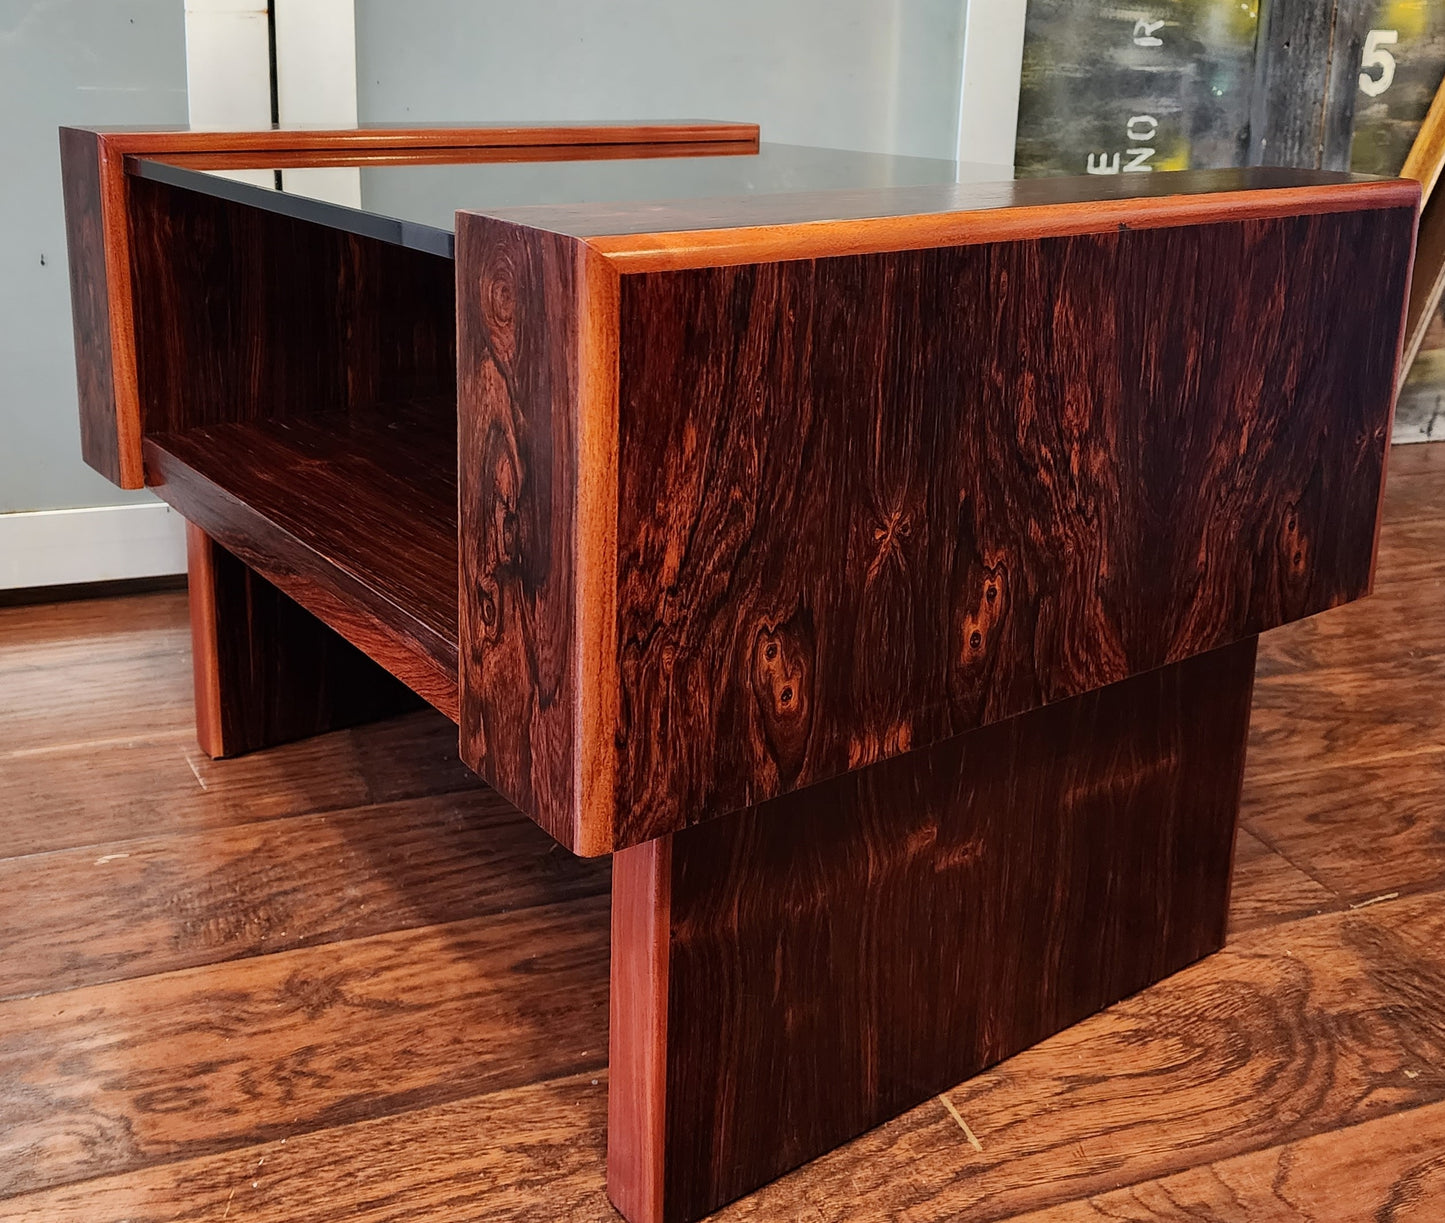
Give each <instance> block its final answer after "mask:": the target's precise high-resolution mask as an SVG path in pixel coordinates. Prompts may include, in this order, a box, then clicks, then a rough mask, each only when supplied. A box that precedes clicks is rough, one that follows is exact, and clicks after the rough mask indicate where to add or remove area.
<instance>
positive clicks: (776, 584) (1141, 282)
mask: <svg viewBox="0 0 1445 1223" xmlns="http://www.w3.org/2000/svg"><path fill="white" fill-rule="evenodd" d="M1410 221H1411V214H1410V213H1409V211H1408V210H1400V211H1395V212H1388V213H1383V214H1381V213H1368V212H1352V213H1343V214H1332V215H1323V216H1315V217H1304V218H1291V219H1286V220H1272V221H1250V222H1243V223H1238V224H1216V225H1210V226H1199V227H1190V228H1174V229H1164V230H1151V231H1144V232H1137V233H1136V232H1133V231H1126V232H1116V233H1112V234H1109V235H1098V236H1090V237H1080V238H1065V239H1045V240H1040V241H1037V242H1016V243H1009V244H1001V245H997V246H981V247H963V248H956V249H948V250H938V251H928V252H916V253H903V254H897V255H874V256H867V257H859V258H856V259H848V260H842V259H839V260H826V261H819V262H813V263H810V262H793V263H781V264H771V265H765V266H758V267H742V268H720V269H702V270H697V271H692V272H687V273H649V274H645V275H639V276H627V277H624V278H623V282H622V295H621V325H620V346H621V351H622V352H623V353H624V354H626V356H625V358H624V360H623V361H622V366H621V368H622V375H621V384H620V396H619V402H620V405H621V407H620V422H619V444H618V451H619V464H620V475H619V482H618V505H619V517H618V573H617V583H618V598H617V650H618V655H619V659H620V676H621V680H620V683H621V700H620V704H619V708H618V724H617V745H618V748H617V750H618V769H617V799H616V811H617V821H618V827H617V833H616V840H617V843H618V844H630V843H633V842H635V841H639V840H643V839H646V838H647V837H650V836H653V835H656V834H658V833H659V832H662V831H666V830H668V829H673V828H677V827H680V826H683V825H684V824H687V823H691V822H695V821H697V820H701V819H705V818H708V817H710V816H713V815H717V814H721V813H723V812H725V811H729V810H734V809H737V808H740V807H744V806H747V805H748V804H750V803H753V802H757V801H759V800H762V799H766V798H768V797H771V796H773V795H777V794H780V793H786V792H788V791H790V790H793V789H795V788H798V787H801V786H805V785H809V784H811V783H813V782H816V781H818V780H821V779H823V778H826V777H830V776H835V775H837V774H839V773H842V772H844V771H845V770H848V769H852V768H857V767H859V766H861V765H863V764H867V763H869V762H871V761H874V760H879V759H884V758H887V757H889V756H893V755H897V754H899V753H900V752H903V751H906V750H908V749H909V748H916V747H920V746H923V745H926V744H929V743H934V742H938V741H940V740H942V739H945V738H947V737H948V736H950V735H953V734H958V733H960V732H962V731H965V730H968V729H970V728H972V727H974V726H977V725H980V724H983V723H986V722H989V721H992V720H995V719H997V718H1000V717H1006V716H1009V715H1011V714H1014V713H1018V712H1021V711H1023V710H1025V709H1029V708H1033V707H1035V706H1037V705H1040V704H1042V703H1045V702H1047V701H1050V700H1057V699H1059V698H1061V697H1065V696H1069V695H1072V694H1075V693H1079V692H1083V691H1086V690H1088V689H1090V688H1094V687H1097V686H1099V685H1101V684H1106V683H1110V682H1114V681H1117V680H1119V679H1122V678H1123V677H1124V676H1127V675H1130V674H1135V673H1137V672H1140V671H1143V670H1147V669H1148V668H1151V667H1156V666H1159V665H1161V664H1163V663H1166V662H1170V661H1175V660H1177V659H1180V658H1183V657H1186V656H1188V655H1190V654H1192V653H1196V652H1198V651H1201V650H1205V649H1209V648H1211V647H1213V646H1217V645H1220V644H1222V643H1225V642H1228V641H1232V640H1236V639H1238V638H1240V637H1243V636H1246V635H1248V634H1251V633H1255V632H1259V631H1262V630H1265V629H1268V628H1271V627H1274V626H1275V625H1278V624H1281V623H1284V622H1286V621H1289V620H1293V619H1297V618H1299V617H1301V616H1306V615H1309V614H1311V613H1313V612H1317V611H1320V610H1323V609H1325V608H1328V607H1332V606H1334V605H1336V604H1339V603H1343V602H1346V601H1348V600H1350V599H1354V598H1357V597H1359V596H1360V595H1362V594H1363V593H1365V591H1366V589H1367V585H1368V580H1369V572H1370V562H1371V558H1372V555H1373V550H1374V537H1373V536H1374V522H1375V513H1376V510H1375V506H1376V501H1377V498H1378V496H1379V490H1380V486H1381V485H1380V481H1381V466H1382V463H1383V458H1384V450H1385V445H1386V436H1387V434H1388V424H1389V414H1390V404H1391V394H1392V386H1393V380H1394V363H1395V355H1396V343H1397V337H1398V326H1399V323H1398V319H1399V306H1400V302H1401V299H1402V296H1403V293H1404V276H1405V271H1406V265H1407V260H1408V255H1409V248H1410V240H1411V224H1410ZM1166 284H1167V285H1168V288H1167V290H1166V289H1165V288H1164V286H1165V285H1166ZM1161 294H1163V295H1166V296H1168V297H1169V299H1170V300H1171V301H1172V302H1173V303H1174V306H1173V307H1172V308H1171V309H1169V310H1167V311H1162V312H1161V311H1159V310H1157V309H1155V308H1154V306H1153V305H1152V304H1151V303H1153V302H1155V301H1156V300H1160V299H1161V298H1160V295H1161ZM779 320H784V321H785V322H784V324H783V325H779ZM960 335H967V336H969V337H970V342H969V343H968V344H966V345H964V344H960V343H958V342H957V339H956V337H958V336H960ZM702 337H707V338H706V339H703V338H702ZM958 388H966V390H964V391H963V392H962V393H960V391H959V389H958ZM679 405H681V408H679ZM1186 490H1187V491H1186Z"/></svg>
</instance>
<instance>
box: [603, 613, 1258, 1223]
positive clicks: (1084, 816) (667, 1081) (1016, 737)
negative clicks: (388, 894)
mask: <svg viewBox="0 0 1445 1223" xmlns="http://www.w3.org/2000/svg"><path fill="white" fill-rule="evenodd" d="M1254 656H1255V640H1254V639H1253V638H1250V639H1248V640H1246V641H1243V642H1240V643H1238V644H1236V645H1232V646H1227V647H1225V648H1223V649H1219V650H1216V651H1213V652H1212V653H1208V654H1203V655H1199V656H1197V657H1195V658H1191V659H1188V660H1186V661H1184V662H1181V663H1178V664H1174V665H1172V666H1168V667H1165V668H1162V669H1160V670H1157V671H1153V672H1149V673H1146V674H1144V675H1141V676H1138V677H1135V678H1132V679H1129V680H1126V681H1124V682H1122V683H1118V684H1114V685H1112V686H1110V687H1107V688H1103V689H1100V690H1098V691H1096V692H1092V693H1089V694H1087V695H1085V696H1081V697H1077V698H1074V699H1072V700H1068V701H1063V702H1060V703H1057V704H1054V705H1049V706H1045V707H1044V708H1042V709H1038V710H1036V711H1034V712H1031V713H1027V714H1023V715H1021V716H1019V717H1016V718H1013V719H1010V720H1008V721H1005V722H1000V723H996V724H994V725H991V726H987V727H984V728H982V729H980V730H977V731H974V732H972V733H969V734H967V735H964V736H961V737H959V738H956V739H952V740H949V741H947V742H944V743H941V744H939V745H937V746H934V747H931V748H928V749H924V750H921V751H917V752H913V753H911V754H908V755H905V756H900V757H897V758H895V759H893V760H890V761H887V762H884V763H881V764H878V765H875V766H873V767H871V768H867V769H864V770H861V771H859V772H856V773H852V774H849V775H846V776H844V777H841V778H838V779H836V780H834V781H831V782H826V783H823V784H821V785H817V786H814V787H811V788H809V789H806V790H803V791H800V792H798V793H796V794H794V795H791V796H787V797H784V798H780V799H776V800H773V801H771V802H768V803H765V804H763V805H761V806H758V807H753V808H750V809H748V810H747V811H744V812H742V813H740V814H738V815H736V816H732V817H727V818H724V819H720V820H716V821H713V822H711V823H708V824H703V825H700V826H697V827H694V828H691V829H688V830H686V831H683V832H679V833H673V834H671V835H669V836H665V837H661V838H659V839H657V840H655V841H651V842H647V843H645V844H643V845H640V846H637V847H635V848H631V849H627V850H624V851H622V852H620V853H618V854H617V855H616V856H615V860H614V876H613V918H612V923H613V945H612V1036H611V1063H612V1068H611V1099H610V1118H609V1126H610V1130H609V1137H608V1144H609V1150H608V1186H609V1191H610V1193H611V1196H612V1200H613V1202H614V1203H615V1204H616V1205H617V1206H618V1207H619V1208H620V1209H621V1210H622V1211H623V1213H624V1214H626V1215H627V1217H628V1218H629V1219H630V1220H632V1223H657V1221H668V1223H678V1221H681V1220H692V1219H696V1218H698V1217H700V1216H702V1215H704V1214H707V1213H708V1212H709V1211H711V1210H713V1209H715V1208H716V1207H718V1206H720V1205H721V1204H723V1203H725V1202H727V1201H729V1200H730V1199H732V1198H734V1197H737V1196H738V1195H740V1194H743V1193H746V1192H748V1191H749V1190H751V1189H754V1188H756V1187H757V1186H759V1185H761V1184H764V1183H765V1182H767V1181H769V1180H771V1179H773V1178H774V1177H776V1176H778V1175H780V1174H781V1173H783V1172H785V1171H787V1170H788V1169H790V1168H793V1167H795V1166H797V1165H798V1164H801V1163H803V1162H804V1161H806V1160H808V1159H810V1158H813V1157H814V1156H816V1155H818V1154H820V1153H822V1152H823V1151H826V1150H828V1149H830V1148H832V1147H834V1146H836V1145H838V1144H839V1143H841V1142H844V1141H846V1140H847V1139H849V1138H851V1137H853V1136H854V1135H856V1134H858V1133H860V1132H862V1131H863V1130H866V1129H868V1128H870V1127H872V1126H874V1125H877V1124H878V1123H880V1122H882V1121H884V1120H885V1119H887V1118H889V1117H891V1116H894V1115H896V1114H897V1113H899V1112H901V1111H903V1110H904V1109H907V1108H909V1107H912V1106H913V1105H915V1104H918V1103H919V1102H921V1101H922V1100H924V1099H926V1098H927V1097H928V1096H930V1095H933V1094H935V1093H937V1092H939V1091H942V1090H944V1089H946V1088H948V1087H950V1086H952V1085H953V1084H955V1083H957V1082H959V1081H960V1080H962V1079H965V1078H967V1077H968V1076H970V1075H972V1074H974V1073H976V1072H978V1071H980V1070H982V1069H984V1068H985V1067H987V1066H989V1065H991V1064H992V1063H994V1062H997V1061H999V1060H1001V1059H1003V1058H1006V1057H1008V1056H1010V1055H1011V1054H1013V1053H1016V1052H1018V1051H1020V1050H1022V1049H1025V1048H1027V1047H1028V1046H1030V1045H1032V1044H1034V1043H1036V1042H1037V1041H1039V1040H1042V1039H1043V1038H1044V1037H1046V1036H1049V1035H1050V1034H1051V1033H1054V1032H1057V1031H1059V1030H1060V1029H1062V1028H1064V1027H1067V1026H1068V1025H1070V1024H1072V1023H1075V1022H1077V1021H1078V1020H1080V1019H1082V1018H1084V1017H1085V1016H1087V1015H1089V1014H1091V1013H1092V1012H1094V1011H1097V1010H1098V1009H1100V1008H1101V1007H1104V1006H1106V1005H1108V1004H1109V1003H1111V1002H1114V1001H1117V1000H1118V999H1120V998H1123V997H1126V996H1127V995H1129V994H1132V993H1134V992H1136V991H1137V990H1139V989H1142V988H1143V987H1144V986H1146V985H1149V984H1150V983H1151V982H1154V981H1157V980H1159V979H1160V978H1161V977H1164V976H1167V975H1168V974H1170V973H1172V972H1175V971H1176V970H1178V969H1180V968H1182V967H1184V966H1185V965H1187V964H1189V963H1191V962H1192V961H1194V960H1196V959H1198V958H1200V957H1201V956H1203V955H1206V954H1207V953H1209V952H1211V951H1214V950H1217V949H1218V948H1219V947H1220V946H1221V945H1222V944H1223V941H1224V933H1225V922H1226V910H1227V907H1228V899H1229V880H1230V866H1231V859H1232V852H1233V844H1234V831H1235V817H1236V814H1237V810H1238V805H1239V793H1240V782H1241V777H1242V774H1243V768H1244V751H1245V737H1246V732H1247V729H1248V724H1249V703H1250V693H1251V689H1252V685H1253V678H1254Z"/></svg>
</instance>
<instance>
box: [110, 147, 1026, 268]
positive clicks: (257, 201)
mask: <svg viewBox="0 0 1445 1223" xmlns="http://www.w3.org/2000/svg"><path fill="white" fill-rule="evenodd" d="M131 172H132V173H133V174H135V175H136V176H138V177H141V178H147V179H152V180H155V181H159V182H166V183H170V184H172V185H173V186H180V187H186V188H189V189H192V190H198V191H203V192H205V193H206V194H209V195H217V196H220V197H222V198H225V199H231V200H235V201H237V202H239V203H245V204H250V205H252V206H255V207H261V208H265V209H267V210H268V211H273V212H280V213H283V214H285V215H290V216H296V217H300V218H302V219H305V220H311V221H315V222H318V223H320V224H324V225H330V226H332V227H333V228H339V229H345V230H348V231H350V232H353V233H360V234H365V235H367V236H370V237H377V238H381V239H382V240H384V241H389V242H396V243H399V244H400V245H403V246H409V247H412V248H414V249H419V250H426V251H430V252H432V253H434V254H438V255H445V256H447V257H451V256H452V253H453V245H454V242H453V239H454V231H455V214H456V212H457V210H458V209H469V210H478V211H488V210H494V209H505V208H514V207H519V206H526V205H534V204H583V203H596V204H617V203H626V202H653V201H679V200H689V199H708V198H728V197H733V198H736V197H744V198H746V197H755V196H763V195H782V194H791V193H795V192H806V191H828V190H839V189H850V188H851V189H866V188H874V187H916V186H926V185H933V184H947V183H970V182H987V181H996V180H998V179H999V178H1001V177H1007V175H1006V173H1005V172H1003V171H1001V170H1000V169H999V168H998V167H997V166H982V165H970V164H968V163H956V162H952V161H942V160H937V159H934V158H927V157H903V156H895V155H890V154H883V153H860V152H850V151H846V150H840V149H820V148H809V147H805V146H802V145H788V144H761V145H758V146H757V151H756V152H744V153H736V152H729V153H726V154H723V155H716V154H708V153H702V152H688V153H687V154H685V155H682V156H677V155H673V154H671V153H669V152H668V151H666V148H665V146H660V150H659V148H658V147H657V146H654V148H653V150H652V151H650V152H648V153H647V154H645V155H622V156H619V155H618V154H617V151H616V150H604V151H603V152H602V153H600V154H597V155H594V156H593V157H590V158H586V159H576V160H560V161H559V160H546V161H543V160H532V159H520V158H519V159H518V160H506V161H500V160H488V161H466V162H457V161H454V160H452V161H446V162H439V161H434V160H426V159H424V155H418V158H417V159H415V160H407V161H405V162H385V163H381V164H374V163H368V164H362V165H354V166H336V165H328V166H316V165H308V166H296V165H294V164H284V165H277V164H269V165H268V164H267V163H266V161H265V155H264V154H261V155H258V159H257V161H256V162H255V164H247V165H245V167H244V168H239V169H238V168H235V162H234V160H232V161H231V162H230V163H229V165H228V168H225V169H217V168H197V163H196V159H187V158H184V157H177V158H173V159H162V158H148V159H140V160H137V161H136V162H135V163H134V164H133V165H132V166H131Z"/></svg>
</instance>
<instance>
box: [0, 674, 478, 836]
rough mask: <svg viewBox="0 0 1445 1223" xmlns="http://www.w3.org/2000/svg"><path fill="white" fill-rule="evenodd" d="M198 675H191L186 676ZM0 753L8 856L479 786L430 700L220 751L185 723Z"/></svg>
mask: <svg viewBox="0 0 1445 1223" xmlns="http://www.w3.org/2000/svg"><path fill="white" fill-rule="evenodd" d="M187 682H189V681H187ZM110 729H111V730H112V732H121V733H120V735H119V736H118V737H116V738H113V739H109V740H100V741H90V742H80V743H76V742H73V741H71V740H69V739H68V738H65V737H64V728H55V735H56V740H57V741H56V742H54V743H49V744H43V745H41V746H38V747H34V748H32V749H30V750H27V751H21V752H12V753H9V754H4V753H0V794H4V795H5V801H4V803H3V804H0V857H17V856H19V855H22V854H33V853H41V852H44V851H48V850H57V849H69V848H73V847H75V846H82V845H98V844H104V843H106V842H108V841H116V840H122V839H125V838H129V837H147V836H158V835H161V834H163V833H167V832H188V831H195V830H197V829H202V828H224V827H229V826H233V825H237V824H243V823H250V822H254V821H258V820H270V819H276V818H278V817H281V816H286V815H298V814H305V813H308V812H316V811H329V810H335V809H339V808H345V807H357V806H363V805H366V804H370V803H382V802H391V801H394V800H397V799H404V798H412V797H416V796H420V795H427V794H447V793H453V792H457V791H462V790H480V789H481V788H482V783H481V781H480V780H479V779H478V778H477V777H476V775H475V774H473V773H471V772H470V771H469V770H468V769H467V768H466V767H465V766H464V765H463V764H462V763H461V761H460V760H459V759H458V758H457V728H456V727H455V726H454V725H453V724H452V723H451V722H449V721H448V720H447V719H446V718H444V717H442V715H441V714H439V713H436V712H434V711H431V710H427V711H423V712H419V713H415V714H408V715H406V716H405V717H402V718H394V719H391V720H389V721H386V722H379V723H376V724H374V725H371V726H360V727H355V728H353V729H351V730H345V731H338V732H337V733H335V734H330V735H322V736H320V737H319V738H315V739H306V740H303V741H302V742H299V743H288V744H286V745H285V746H284V747H278V748H273V749H271V750H270V751H265V752H257V753H255V754H253V755H250V756H241V757H238V758H237V759H234V760H212V759H210V758H209V757H208V756H206V755H205V754H204V753H203V752H202V751H201V750H200V749H199V748H198V747H197V746H196V742H195V732H194V729H193V727H192V726H191V725H190V723H189V722H188V723H187V724H186V726H185V727H183V728H181V729H177V730H173V731H171V732H169V733H166V734H163V735H159V736H156V737H153V738H144V737H139V736H137V737H134V738H131V737H126V736H125V735H124V730H125V727H124V726H123V725H119V726H113V727H111V728H110Z"/></svg>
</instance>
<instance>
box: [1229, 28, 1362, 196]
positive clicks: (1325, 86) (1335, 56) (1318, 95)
mask: <svg viewBox="0 0 1445 1223" xmlns="http://www.w3.org/2000/svg"><path fill="white" fill-rule="evenodd" d="M1258 11H1259V35H1258V41H1257V42H1256V45H1255V83H1254V94H1253V98H1252V101H1251V106H1250V116H1249V149H1248V154H1247V156H1248V159H1249V164H1250V165H1256V166H1300V167H1313V168H1319V169H1326V170H1346V169H1349V166H1350V146H1351V139H1352V137H1353V135H1354V130H1355V103H1356V99H1357V98H1358V97H1359V78H1360V61H1361V55H1362V52H1363V49H1364V42H1365V35H1366V32H1367V31H1368V30H1369V28H1370V24H1371V18H1372V17H1373V16H1374V15H1375V9H1374V7H1373V6H1372V5H1371V4H1370V3H1369V2H1368V0H1328V2H1326V3H1320V2H1318V0H1270V2H1269V3H1267V4H1262V5H1260V7H1259V10H1258Z"/></svg>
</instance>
